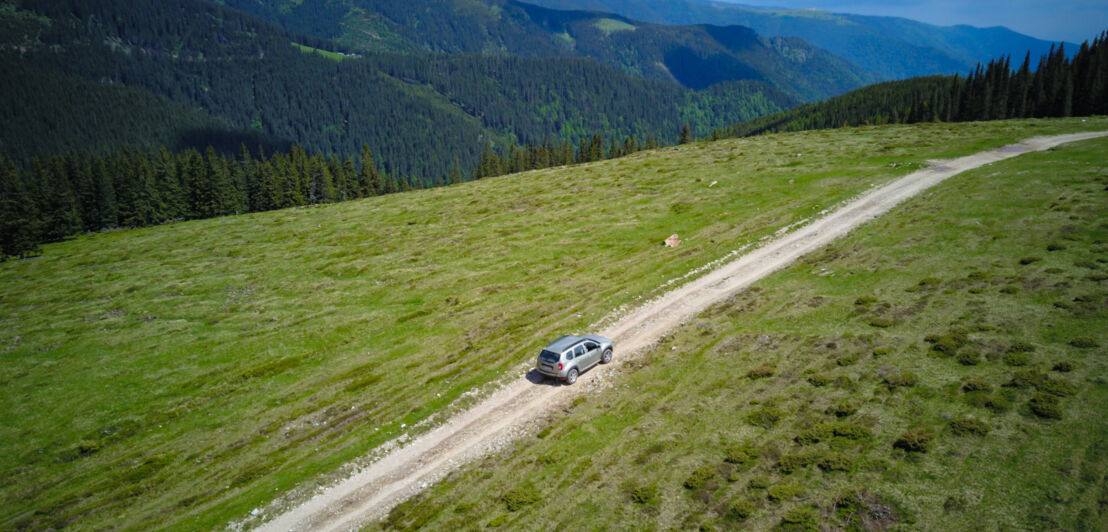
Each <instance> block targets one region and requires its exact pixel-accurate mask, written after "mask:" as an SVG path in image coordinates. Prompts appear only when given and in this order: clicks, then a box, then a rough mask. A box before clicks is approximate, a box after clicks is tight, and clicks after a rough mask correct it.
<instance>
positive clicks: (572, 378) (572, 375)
mask: <svg viewBox="0 0 1108 532" xmlns="http://www.w3.org/2000/svg"><path fill="white" fill-rule="evenodd" d="M575 382H577V368H573V369H571V370H569V373H566V384H573V383H575Z"/></svg>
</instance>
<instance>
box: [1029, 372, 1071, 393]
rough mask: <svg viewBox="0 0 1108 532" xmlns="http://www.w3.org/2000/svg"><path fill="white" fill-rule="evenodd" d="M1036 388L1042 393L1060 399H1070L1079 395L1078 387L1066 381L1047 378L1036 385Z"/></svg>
mask: <svg viewBox="0 0 1108 532" xmlns="http://www.w3.org/2000/svg"><path fill="white" fill-rule="evenodd" d="M1035 388H1037V389H1038V390H1039V391H1040V392H1043V393H1049V394H1050V395H1057V396H1058V397H1069V396H1071V395H1074V394H1076V393H1077V386H1076V385H1074V384H1073V383H1072V382H1070V381H1068V380H1066V379H1061V378H1051V377H1046V376H1044V377H1043V378H1042V380H1040V381H1039V382H1038V383H1037V384H1036V385H1035Z"/></svg>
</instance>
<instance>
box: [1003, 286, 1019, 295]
mask: <svg viewBox="0 0 1108 532" xmlns="http://www.w3.org/2000/svg"><path fill="white" fill-rule="evenodd" d="M1019 291H1020V289H1019V287H1018V286H1015V285H1008V286H1005V287H1002V288H1001V289H1000V293H1001V294H1018V293H1019Z"/></svg>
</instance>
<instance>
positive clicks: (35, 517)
mask: <svg viewBox="0 0 1108 532" xmlns="http://www.w3.org/2000/svg"><path fill="white" fill-rule="evenodd" d="M1106 127H1108V120H1104V119H1090V120H1089V121H1088V122H1081V121H1078V120H1062V121H1034V120H1032V121H1017V122H999V123H988V124H950V125H926V126H896V127H882V128H857V129H850V130H841V131H819V132H812V133H804V134H790V135H777V136H766V137H759V138H754V139H743V140H728V141H722V142H717V143H711V144H708V143H697V144H692V145H687V146H683V147H680V148H669V149H663V150H658V151H654V152H645V153H640V154H636V155H634V156H631V157H628V158H625V159H620V160H616V161H605V162H601V163H596V164H591V165H584V166H576V167H570V168H559V169H550V170H544V171H537V172H530V173H525V174H519V175H512V176H505V177H501V178H495V179H488V180H483V181H479V182H474V183H469V184H465V185H462V186H454V187H447V188H441V189H435V190H428V191H420V192H415V193H407V194H399V195H392V196H388V197H381V198H373V199H369V200H364V201H357V202H349V203H344V204H338V205H330V206H326V207H312V208H300V209H291V210H284V211H277V212H272V213H261V214H252V215H244V216H237V217H226V218H220V219H213V220H204V221H196V222H188V223H179V224H171V225H166V226H161V227H155V228H147V229H139V230H124V231H115V232H108V233H101V234H94V235H87V236H83V237H80V238H77V239H74V240H71V241H68V242H63V243H58V244H51V245H47V246H45V253H44V255H43V256H41V257H38V258H34V259H29V260H21V261H11V262H7V263H3V264H0V323H3V327H0V351H2V352H3V353H4V364H3V367H2V368H0V389H2V390H3V394H0V441H3V442H4V444H3V445H2V446H0V472H2V473H3V475H4V476H5V478H6V480H7V481H6V482H5V483H4V486H3V487H0V500H2V501H3V502H2V503H0V526H3V527H4V528H20V527H27V528H36V529H43V528H49V527H55V528H60V527H62V526H66V525H76V526H77V527H78V528H87V529H102V528H113V529H144V530H145V529H149V528H167V529H209V528H219V527H221V526H223V525H224V524H225V523H226V522H228V521H230V520H233V519H238V518H242V517H244V516H246V515H248V514H249V512H250V511H251V510H252V509H253V508H256V507H259V506H262V505H264V504H265V503H267V502H268V501H270V500H272V499H273V498H274V497H276V496H279V495H282V494H284V493H286V492H288V491H289V490H291V489H293V488H295V487H305V486H307V487H310V486H312V485H313V484H315V483H318V482H321V481H325V480H326V479H327V478H329V475H334V474H339V472H338V468H339V466H340V465H341V464H343V463H345V462H347V461H349V460H352V459H354V458H356V457H359V456H363V455H365V454H366V453H367V452H369V451H371V450H372V449H374V448H375V447H376V446H378V445H380V444H381V443H382V442H384V441H387V440H388V439H391V438H393V437H396V436H398V435H400V434H403V433H410V432H412V431H413V430H415V431H419V430H424V429H425V428H426V427H427V426H428V425H429V424H432V423H433V422H434V420H435V419H441V417H442V416H441V415H440V416H438V417H436V418H432V416H434V415H435V414H439V413H441V414H443V415H445V414H446V413H449V411H450V410H451V409H452V408H458V407H460V406H464V405H465V404H467V401H472V400H473V396H474V395H479V394H480V393H482V392H481V391H482V390H485V389H487V386H486V385H487V384H489V383H491V382H493V381H495V380H496V379H497V378H500V377H508V378H511V377H514V376H516V375H517V373H516V372H517V371H519V370H520V368H521V365H524V364H527V363H529V362H530V361H531V357H532V355H533V353H534V351H535V349H536V348H538V347H539V346H541V345H542V344H544V343H545V342H547V341H549V339H550V338H553V337H556V336H558V335H560V334H563V333H565V332H570V331H576V332H584V331H585V330H586V329H587V328H588V325H589V324H592V323H596V322H598V321H600V320H601V319H602V318H603V317H604V316H606V315H607V314H609V312H610V311H611V310H612V309H614V308H617V307H620V306H623V305H634V304H636V302H638V301H640V300H641V299H642V298H645V297H650V296H652V295H655V294H657V293H659V291H660V290H662V287H663V286H664V285H665V283H666V282H667V281H670V280H674V279H678V278H680V277H681V276H682V275H683V274H685V272H688V271H690V270H692V269H694V268H696V267H699V266H701V265H703V264H705V263H708V262H709V261H712V260H714V259H718V258H720V257H723V256H725V255H727V254H728V253H730V252H731V251H732V250H735V249H738V248H740V247H742V246H744V245H747V244H751V243H755V242H757V241H759V240H760V239H762V238H763V237H766V236H768V235H772V234H773V233H774V232H776V231H777V230H778V229H780V228H783V227H786V226H790V225H792V224H795V223H797V222H800V221H802V220H805V219H809V218H811V217H813V216H815V215H817V214H818V213H819V212H820V211H822V210H824V209H827V208H830V207H832V206H834V205H835V204H837V203H839V202H841V201H843V200H845V199H847V198H849V197H851V196H854V195H856V194H858V193H859V192H861V191H864V190H866V189H868V188H869V187H870V186H871V185H873V184H879V183H881V182H884V181H886V180H888V179H892V178H894V177H896V176H898V175H902V174H904V173H906V172H908V171H910V170H912V169H914V168H917V167H919V166H921V165H923V164H924V161H926V160H927V159H932V158H936V157H952V156H956V155H962V154H967V153H971V152H974V151H978V150H980V149H984V148H988V147H995V146H999V145H1002V144H1005V143H1008V142H1011V141H1013V140H1016V139H1019V138H1024V137H1027V136H1030V135H1033V134H1050V133H1057V132H1063V131H1076V130H1083V129H1096V128H1106ZM797 154H800V157H797ZM892 163H895V164H896V166H895V167H890V164H892ZM713 182H716V184H715V185H714V186H709V185H710V184H711V183H713ZM1059 201H1060V202H1061V204H1062V206H1063V207H1065V208H1077V207H1078V206H1079V205H1081V203H1079V200H1076V199H1066V200H1059ZM1075 202H1078V203H1075ZM1004 229H1006V227H1005V226H1003V225H999V226H996V227H995V229H994V231H996V232H997V233H998V234H1003V233H1004V231H1003V230H1004ZM672 233H678V234H679V235H680V236H681V238H682V241H683V243H682V245H681V247H679V248H677V249H667V248H663V247H662V245H661V242H662V239H664V238H665V237H667V236H669V235H670V234H672ZM1065 236H1066V235H1065V234H1059V235H1053V236H1052V238H1053V239H1055V240H1058V241H1059V242H1066V243H1067V247H1066V249H1065V250H1061V251H1052V252H1048V251H1046V250H1045V247H1044V248H1042V249H1041V250H1040V249H1039V248H1035V249H1034V250H1025V251H1023V252H1021V253H1020V254H1019V257H1022V256H1027V255H1031V254H1032V251H1034V254H1037V255H1041V256H1042V257H1043V261H1041V262H1037V263H1035V264H1033V265H1030V266H1026V267H1023V268H1035V269H1042V268H1046V267H1051V266H1055V265H1056V263H1057V262H1058V261H1059V260H1061V257H1068V256H1073V255H1074V254H1075V253H1078V254H1080V253H1086V252H1087V249H1086V248H1083V247H1081V246H1080V245H1079V244H1078V243H1071V242H1070V241H1068V240H1066V239H1065V238H1064V237H1065ZM1044 246H1045V244H1044ZM1017 259H1018V257H1017ZM1082 260H1095V258H1094V257H1084V256H1083V258H1082ZM1093 264H1094V265H1095V264H1098V263H1095V262H1094V263H1093ZM1063 266H1065V265H1064V264H1063ZM1099 267H1100V266H1095V268H1099ZM1095 268H1094V270H1088V272H1087V275H1093V274H1095V273H1096V272H1097V271H1100V270H1096V269H1095ZM1023 271H1028V270H1026V269H1025V270H1023ZM885 274H886V275H888V276H891V277H896V276H897V275H899V274H900V272H899V271H896V270H895V269H893V270H892V271H887V272H885ZM920 277H924V276H920ZM1074 282H1075V283H1077V282H1081V283H1085V282H1087V281H1085V280H1081V279H1077V280H1075V281H1074ZM855 288H857V287H855ZM1021 288H1022V290H1021V291H1020V292H1018V293H1016V294H1012V295H1011V296H1005V297H1010V298H1011V299H1012V300H1021V298H1025V297H1028V296H1029V295H1031V294H1033V293H1035V292H1033V291H1031V289H1030V288H1026V287H1025V286H1024V285H1021ZM860 291H862V290H860V289H859V292H860ZM867 293H870V294H871V295H875V296H877V297H879V298H880V297H881V294H877V293H874V292H872V291H870V292H867ZM582 294H588V297H582ZM990 294H991V292H990ZM851 301H853V299H851ZM882 301H884V300H882ZM880 304H881V303H877V305H880ZM1074 308H1083V307H1082V306H1081V304H1074ZM777 326H780V325H777ZM864 328H865V329H866V330H869V329H870V328H869V327H868V326H865V327H864ZM901 330H903V326H902V325H900V324H897V325H894V326H892V327H890V328H889V329H887V331H889V333H890V334H893V333H896V332H897V331H901ZM805 334H808V333H805ZM811 334H815V333H811ZM1090 334H1092V332H1091V331H1084V332H1083V334H1082V335H1081V336H1086V337H1087V336H1089V335H1090ZM706 338H707V337H706ZM1094 339H1096V340H1098V341H1099V343H1100V345H1106V344H1108V340H1106V339H1104V338H1102V337H1095V338H1094ZM1067 341H1068V339H1067ZM1075 349H1076V348H1075ZM898 352H899V351H898ZM1080 352H1081V353H1086V352H1098V351H1097V350H1096V349H1092V350H1088V349H1084V350H1082V351H1080ZM1034 356H1035V357H1042V356H1044V352H1043V351H1042V350H1040V351H1036V352H1035V353H1034ZM767 361H770V362H772V360H771V359H770V360H767ZM762 362H763V361H758V363H753V362H752V363H751V364H750V366H749V367H745V366H744V367H743V368H742V369H741V372H740V373H738V375H739V376H742V375H745V373H746V372H747V371H748V370H750V369H752V368H753V367H756V366H758V365H761V363H762ZM864 364H865V362H863V361H860V362H857V363H855V364H854V365H849V366H845V367H844V368H843V370H840V371H845V370H851V371H854V370H855V368H861V367H864ZM990 364H991V365H990ZM996 365H997V363H992V362H990V363H989V364H983V367H996ZM775 368H776V369H775V372H774V374H773V375H772V376H771V377H768V378H762V379H756V380H754V379H746V378H742V379H739V381H741V382H742V385H741V386H742V387H743V388H752V389H759V388H762V387H765V386H770V385H775V384H774V383H778V382H780V379H782V378H788V377H789V375H790V372H789V370H788V367H787V364H786V363H784V362H781V363H779V364H777V365H776V366H775ZM679 369H680V371H679V372H678V375H680V374H681V372H685V371H688V370H687V369H686V368H683V367H682V368H679ZM1013 369H1019V368H1013ZM1025 369H1026V367H1025ZM1086 371H1089V367H1088V366H1087V365H1086V364H1084V363H1081V364H1079V365H1078V367H1077V369H1076V370H1075V372H1074V373H1075V374H1084V373H1082V372H1086ZM832 373H834V372H832ZM919 373H920V376H921V378H923V380H924V382H925V383H926V382H929V381H928V380H927V379H929V378H930V377H929V376H928V374H927V373H925V372H923V371H920V372H919ZM690 375H693V376H698V375H699V374H698V373H696V372H692V373H690ZM697 378H700V377H697ZM717 378H718V377H717ZM678 382H682V381H680V380H675V381H673V383H661V384H651V385H650V386H648V387H647V389H654V388H656V387H657V386H662V387H667V386H676V385H677V383H678ZM829 386H830V387H829V388H828V389H835V388H834V385H829ZM1082 389H1083V390H1084V388H1082ZM1074 401H1076V400H1075V399H1066V400H1065V401H1063V406H1064V407H1065V406H1066V405H1068V404H1072V402H1074ZM451 405H453V406H451ZM589 405H590V406H589V407H590V408H593V406H592V403H591V402H590V403H589ZM611 415H617V414H615V413H613V414H611ZM619 415H622V414H619ZM743 417H744V416H743V414H740V413H736V419H741V418H743ZM1065 422H1066V420H1063V423H1065ZM788 424H789V423H788V422H786V423H784V425H785V426H787V425H788ZM605 426H606V425H601V426H600V427H601V428H599V429H596V430H598V431H601V432H603V431H606V430H607V429H605V428H603V427H605ZM612 426H615V427H618V426H619V425H618V424H615V425H612ZM778 426H779V427H780V426H782V424H781V423H779V424H778ZM413 427H416V428H414V429H413ZM568 427H569V425H565V426H563V427H560V428H558V429H556V430H555V431H554V433H553V434H552V435H553V436H555V437H556V438H557V439H558V440H559V441H564V440H565V438H567V437H573V434H576V432H575V431H576V430H577V429H573V430H568ZM580 430H586V429H585V428H581V429H580ZM587 430H590V431H591V430H592V429H587ZM590 434H591V433H590ZM994 434H1004V432H1003V431H1002V430H1001V429H999V428H998V429H995V430H994V431H993V432H991V433H990V436H989V437H990V438H991V437H993V435H994ZM590 438H592V436H591V435H590V436H589V437H588V438H585V440H589V439H590ZM657 441H663V440H657ZM668 449H669V448H667V449H666V450H664V452H666V453H669V452H670V451H669V450H668ZM660 452H662V451H660ZM686 461H688V459H683V461H680V463H676V464H674V467H672V468H668V469H669V470H672V471H673V474H674V475H676V476H677V477H678V478H680V479H684V478H685V477H687V476H688V474H689V473H690V472H691V471H692V470H693V469H695V468H696V467H699V466H700V465H702V464H699V463H697V464H693V463H692V462H689V463H688V464H686V463H685V462H686ZM685 465H692V466H694V467H689V468H687V470H685V468H684V466H685ZM678 466H680V467H678ZM585 469H587V467H586V468H585ZM678 485H679V483H678ZM659 486H660V489H661V490H662V495H660V499H661V500H662V501H667V500H669V498H671V497H672V496H673V493H674V492H673V485H672V484H664V485H663V484H659ZM509 489H510V487H509ZM501 495H502V493H497V494H495V496H494V497H493V498H492V499H490V501H492V500H497V499H496V498H497V497H500V496H501ZM538 507H541V503H540V504H539V506H538ZM475 508H477V507H475ZM480 508H482V510H481V511H487V510H488V508H486V507H485V506H480ZM529 508H530V506H529ZM490 518H491V516H490ZM613 519H620V517H619V515H618V514H617V515H615V516H613Z"/></svg>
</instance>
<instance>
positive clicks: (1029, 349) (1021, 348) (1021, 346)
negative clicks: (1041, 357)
mask: <svg viewBox="0 0 1108 532" xmlns="http://www.w3.org/2000/svg"><path fill="white" fill-rule="evenodd" d="M1007 352H1008V353H1034V352H1035V346H1033V345H1031V343H1030V342H1024V341H1023V340H1017V341H1015V342H1012V345H1009V346H1008V350H1007Z"/></svg>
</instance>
